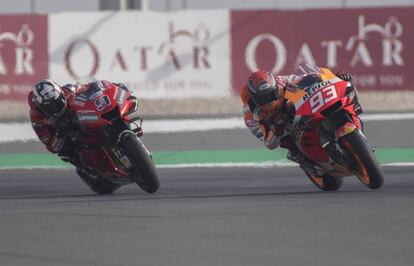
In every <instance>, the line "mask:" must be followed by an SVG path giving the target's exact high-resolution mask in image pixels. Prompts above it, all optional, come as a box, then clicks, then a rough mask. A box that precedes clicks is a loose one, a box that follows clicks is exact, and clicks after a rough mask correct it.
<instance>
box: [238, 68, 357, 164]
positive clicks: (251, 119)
mask: <svg viewBox="0 0 414 266" xmlns="http://www.w3.org/2000/svg"><path fill="white" fill-rule="evenodd" d="M304 67H306V66H304ZM336 75H337V76H338V77H339V78H341V79H343V80H345V81H350V80H351V79H352V77H351V75H350V74H348V73H345V72H338V73H336ZM305 79H306V75H286V76H276V77H274V76H273V75H272V74H271V73H269V72H267V71H263V70H259V71H256V72H254V73H252V74H251V76H250V77H249V79H248V81H247V84H246V85H245V86H243V87H242V88H241V91H240V98H241V101H242V103H243V116H244V122H245V124H246V126H247V127H248V128H249V129H250V131H251V132H252V133H253V135H255V136H256V137H257V138H258V139H259V140H261V141H262V142H263V143H264V145H265V146H266V147H267V148H268V149H275V148H277V147H278V146H280V147H282V148H286V149H288V150H289V152H288V155H287V157H288V159H290V160H292V161H295V162H297V163H299V164H306V163H311V162H310V161H309V160H308V159H307V158H306V157H305V156H304V155H303V154H302V153H301V152H300V151H299V150H298V148H297V147H296V144H295V143H294V140H293V139H291V138H290V137H285V136H286V135H285V133H286V132H285V131H286V129H287V125H288V122H289V121H290V119H293V117H294V114H295V106H294V104H293V103H292V102H291V101H289V100H288V99H286V98H285V93H286V90H295V89H296V87H297V85H296V84H299V82H301V81H305Z"/></svg>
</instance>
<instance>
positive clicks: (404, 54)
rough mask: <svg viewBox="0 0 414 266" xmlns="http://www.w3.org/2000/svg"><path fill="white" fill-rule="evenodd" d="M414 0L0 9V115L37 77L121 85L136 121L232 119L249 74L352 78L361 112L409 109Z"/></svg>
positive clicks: (29, 4)
mask: <svg viewBox="0 0 414 266" xmlns="http://www.w3.org/2000/svg"><path fill="white" fill-rule="evenodd" d="M412 14H414V0H410V1H409V0H394V1H392V2H390V1H383V0H372V1H365V2H362V1H351V0H338V1H334V0H330V1H325V0H314V1H305V0H299V1H282V0H279V1H278V0H273V1H270V0H257V1H236V0H227V1H223V0H220V1H219V0H210V1H203V0H152V1H148V0H147V1H144V0H141V1H140V0H14V1H1V2H0V120H1V121H22V120H27V110H28V109H27V104H26V102H25V98H26V95H27V92H28V91H29V90H30V87H31V86H32V85H33V83H35V82H36V81H38V80H40V79H43V78H51V79H54V80H56V81H57V82H58V83H61V84H64V83H71V82H76V80H78V79H79V78H80V77H82V76H95V77H96V78H98V79H108V80H113V81H117V82H125V83H126V84H127V85H129V86H130V88H131V89H132V90H133V91H134V92H135V93H136V94H137V95H138V96H139V97H140V99H141V108H142V112H143V115H146V116H154V117H168V116H179V117H183V116H195V115H196V116H203V115H204V116H211V115H239V114H240V102H239V100H238V97H237V94H238V91H239V88H240V86H242V85H243V84H244V82H245V80H246V78H247V76H248V75H249V74H250V73H251V72H252V71H254V70H256V69H258V68H262V69H266V70H269V71H272V72H273V73H275V74H289V73H291V72H292V71H293V69H294V67H295V66H296V65H298V64H300V63H310V64H316V65H320V66H324V67H330V68H332V69H334V70H345V71H349V72H351V73H353V74H354V82H355V84H356V86H357V87H358V88H359V91H360V97H361V101H362V104H363V106H364V107H365V109H366V110H368V111H407V110H414V100H413V96H414V77H413V75H412V74H411V73H412V69H414V62H413V61H414V53H413V52H412V47H414V29H413V27H412V25H413V24H414V18H413V16H412Z"/></svg>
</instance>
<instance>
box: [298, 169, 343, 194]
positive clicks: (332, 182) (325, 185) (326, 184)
mask: <svg viewBox="0 0 414 266" xmlns="http://www.w3.org/2000/svg"><path fill="white" fill-rule="evenodd" d="M305 173H306V175H307V176H308V177H309V179H310V181H312V183H313V184H314V185H315V186H316V187H317V188H319V189H320V190H323V191H336V190H338V189H339V188H340V187H341V186H342V183H343V179H342V177H333V176H330V175H328V174H324V175H311V174H309V173H307V172H306V171H305Z"/></svg>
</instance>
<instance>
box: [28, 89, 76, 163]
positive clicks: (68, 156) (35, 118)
mask: <svg viewBox="0 0 414 266" xmlns="http://www.w3.org/2000/svg"><path fill="white" fill-rule="evenodd" d="M77 89H78V88H77V87H76V86H75V85H71V84H68V85H65V86H63V87H62V91H63V94H64V96H65V98H66V99H67V98H68V97H69V96H70V95H71V94H75V93H76V90H77ZM33 96H34V95H33V92H30V93H29V95H28V98H27V100H28V104H29V106H30V120H31V123H32V127H33V129H34V131H35V132H36V134H37V136H38V137H39V139H40V141H41V142H42V143H43V144H45V145H46V148H47V149H48V150H49V151H50V152H52V153H57V154H58V155H59V157H61V158H62V160H64V161H69V162H72V163H73V161H72V159H74V156H75V154H74V150H73V145H72V143H71V141H70V140H69V139H68V138H67V136H66V134H65V133H66V132H65V131H67V130H68V129H69V128H68V127H69V125H70V120H69V119H70V117H71V115H72V114H71V110H70V108H66V110H65V114H64V115H63V116H62V117H54V116H50V115H47V114H46V113H44V112H42V110H41V109H40V108H38V107H37V106H36V104H35V102H34V100H33ZM66 104H67V103H66Z"/></svg>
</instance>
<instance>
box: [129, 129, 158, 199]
mask: <svg viewBox="0 0 414 266" xmlns="http://www.w3.org/2000/svg"><path fill="white" fill-rule="evenodd" d="M122 145H123V147H124V149H125V151H126V153H127V154H128V158H129V159H130V161H131V163H132V165H133V166H134V170H133V173H132V178H133V179H134V180H135V182H136V183H137V185H138V186H139V187H140V188H141V189H142V190H144V191H145V192H147V193H154V192H156V191H157V190H158V189H159V187H160V182H159V178H158V174H157V172H156V170H155V165H154V162H153V161H152V159H151V156H150V154H149V152H148V150H147V148H146V147H145V146H144V144H143V143H142V142H141V140H140V139H139V138H138V137H137V136H136V135H135V134H134V133H133V132H132V131H130V132H125V133H124V134H123V135H122Z"/></svg>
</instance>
